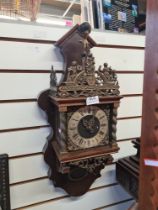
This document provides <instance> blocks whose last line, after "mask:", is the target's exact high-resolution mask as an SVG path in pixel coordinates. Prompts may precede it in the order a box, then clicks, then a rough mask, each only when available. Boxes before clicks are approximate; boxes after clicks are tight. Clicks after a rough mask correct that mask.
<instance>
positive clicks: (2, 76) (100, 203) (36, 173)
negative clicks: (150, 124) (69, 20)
mask: <svg viewBox="0 0 158 210" xmlns="http://www.w3.org/2000/svg"><path fill="white" fill-rule="evenodd" d="M67 31H68V28H60V27H48V26H39V25H30V24H26V25H24V24H19V23H7V22H5V23H4V22H0V37H3V38H5V37H10V38H17V39H18V41H16V42H15V41H13V40H12V41H11V40H10V41H9V40H7V41H5V40H4V39H3V41H2V40H1V42H0V119H1V120H0V131H1V132H0V154H1V153H7V154H8V155H9V158H10V160H9V169H10V184H11V185H10V191H11V207H12V209H17V208H18V209H21V210H27V209H28V210H57V209H58V210H66V209H69V210H73V209H76V210H93V209H105V210H126V209H127V208H128V207H129V206H130V205H131V202H132V200H129V199H131V196H130V195H129V194H127V193H126V192H125V191H124V190H123V188H122V187H121V186H119V185H118V184H117V183H116V179H115V164H112V165H109V166H107V167H106V168H105V169H104V170H102V176H101V177H100V178H99V179H97V180H96V181H95V182H94V183H93V185H92V186H91V189H90V191H89V192H88V193H87V194H85V195H84V196H81V197H79V198H67V197H65V196H66V193H65V192H64V191H63V190H61V189H57V188H54V187H53V184H52V183H51V182H50V181H49V179H48V178H47V171H48V167H47V165H46V164H45V162H44V161H43V154H42V149H43V146H44V144H45V142H46V137H47V136H48V135H49V133H50V128H49V127H46V126H47V125H48V123H47V118H46V115H45V113H44V112H43V111H42V110H40V109H39V107H38V105H37V101H36V99H37V98H38V95H39V93H40V92H41V91H43V90H44V89H47V88H49V76H50V75H49V70H50V69H51V66H52V65H53V66H54V69H56V70H62V69H63V58H62V56H61V55H60V53H59V50H58V49H57V48H55V47H54V45H53V44H44V43H40V42H39V43H35V42H34V43H31V42H29V40H28V41H25V42H22V40H20V39H30V40H32V39H33V40H49V41H56V40H58V39H59V38H60V37H61V36H63V35H64V33H65V32H67ZM92 37H93V38H94V39H95V41H96V42H97V43H99V44H102V45H103V44H105V45H116V47H115V48H108V47H106V48H104V47H95V48H93V50H92V51H93V55H94V56H95V58H96V68H98V66H99V65H103V63H105V62H107V63H108V64H109V65H110V66H111V67H112V68H113V69H115V70H116V71H121V72H118V80H119V85H120V92H121V94H122V95H126V96H125V97H124V98H123V99H122V100H121V105H120V108H119V111H118V124H117V139H118V141H119V142H118V144H119V147H120V151H119V152H118V153H117V154H114V161H117V160H118V159H119V158H122V157H125V156H128V155H132V154H135V152H136V151H135V149H134V148H133V147H132V144H131V141H130V140H128V139H132V138H135V137H139V136H140V130H141V115H142V108H141V107H142V106H141V105H142V96H141V94H142V87H143V74H142V71H143V63H144V50H143V49H138V47H144V37H143V36H136V35H131V34H127V35H126V34H118V33H110V32H106V33H103V32H98V31H93V32H92ZM117 46H126V47H128V46H134V47H137V48H136V49H131V48H129V49H125V48H117ZM8 70H9V71H8ZM15 70H16V71H15ZM24 70H25V71H24ZM32 70H33V72H31V71H32ZM39 70H40V71H39ZM41 70H42V71H41ZM36 71H37V72H36ZM128 71H130V72H128ZM58 79H60V78H58ZM20 99H21V100H20ZM56 198H58V199H56ZM53 199H55V200H53Z"/></svg>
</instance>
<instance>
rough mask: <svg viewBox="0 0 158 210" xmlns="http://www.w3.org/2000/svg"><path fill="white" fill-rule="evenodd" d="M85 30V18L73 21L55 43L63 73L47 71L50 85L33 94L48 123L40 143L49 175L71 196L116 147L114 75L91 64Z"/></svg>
mask: <svg viewBox="0 0 158 210" xmlns="http://www.w3.org/2000/svg"><path fill="white" fill-rule="evenodd" d="M90 31H91V27H90V25H89V23H83V24H81V25H76V26H75V27H74V28H72V29H71V30H70V31H69V32H68V33H67V34H65V35H64V36H63V37H62V38H61V39H60V40H59V41H57V42H56V47H58V48H60V51H61V53H62V55H63V56H64V62H65V69H64V71H63V72H60V73H62V74H63V77H62V80H61V81H60V83H58V84H57V76H58V73H59V71H54V70H52V72H51V76H50V78H51V79H50V89H49V90H46V91H44V92H43V93H41V94H40V97H39V99H38V103H39V106H40V107H41V108H42V109H43V110H44V111H45V112H46V113H47V115H48V122H49V123H50V125H51V127H52V134H51V135H50V136H49V137H48V142H47V144H46V145H45V148H44V159H45V161H46V162H47V164H48V165H49V166H50V174H49V177H50V179H51V180H52V181H53V183H54V185H55V186H56V187H61V188H63V189H64V190H65V191H66V192H67V193H68V194H69V195H71V196H78V195H82V194H84V193H85V192H87V191H88V189H89V187H90V186H91V184H92V183H93V182H94V180H95V179H96V178H98V177H99V176H100V171H101V169H103V168H104V167H105V165H106V164H108V163H111V162H112V160H113V158H112V156H111V154H112V153H115V152H118V150H119V148H118V145H117V143H116V123H117V119H116V117H117V108H118V106H119V103H120V99H121V96H119V85H118V81H117V76H116V73H115V71H114V70H112V69H111V67H109V66H108V64H107V63H105V64H104V65H103V67H99V68H98V69H97V70H96V69H95V61H94V57H93V55H92V53H91V52H90V49H91V48H92V47H94V46H96V43H95V41H94V40H93V39H92V38H91V37H90V36H89V33H90Z"/></svg>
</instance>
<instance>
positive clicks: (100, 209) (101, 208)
mask: <svg viewBox="0 0 158 210" xmlns="http://www.w3.org/2000/svg"><path fill="white" fill-rule="evenodd" d="M129 201H130V203H131V201H132V202H134V200H133V198H130V199H126V200H123V201H120V202H117V203H113V204H110V205H107V206H103V207H99V208H96V209H92V210H103V209H105V210H106V209H107V210H108V209H109V207H112V206H117V205H118V204H123V203H127V202H129ZM118 210H123V209H118ZM126 210H127V209H126Z"/></svg>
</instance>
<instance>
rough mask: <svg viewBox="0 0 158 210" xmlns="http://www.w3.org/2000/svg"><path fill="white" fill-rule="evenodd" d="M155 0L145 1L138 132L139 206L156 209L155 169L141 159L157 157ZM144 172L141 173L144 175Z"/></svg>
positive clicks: (157, 174) (157, 13)
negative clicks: (142, 71) (143, 69)
mask: <svg viewBox="0 0 158 210" xmlns="http://www.w3.org/2000/svg"><path fill="white" fill-rule="evenodd" d="M157 21H158V1H156V0H151V1H147V20H146V28H147V30H146V54H145V71H144V72H145V73H144V91H143V93H144V95H143V118H142V132H141V159H140V163H141V164H140V179H139V181H140V186H139V209H140V210H149V209H150V210H157V209H158V170H157V167H152V166H147V165H145V163H144V159H152V160H156V161H157V160H158V133H157V129H158V121H157V120H158V117H157V112H158V97H157V95H158V75H157V74H158V59H157V55H158V37H157V36H155V34H157V33H158V25H157V24H155V23H156V22H157ZM144 174H145V176H144Z"/></svg>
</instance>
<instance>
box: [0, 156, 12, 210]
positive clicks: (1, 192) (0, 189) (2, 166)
mask: <svg viewBox="0 0 158 210" xmlns="http://www.w3.org/2000/svg"><path fill="white" fill-rule="evenodd" d="M0 207H1V208H2V210H10V192H9V168H8V155H6V154H4V155H0Z"/></svg>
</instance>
